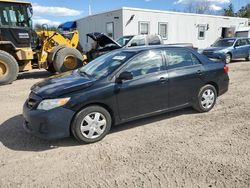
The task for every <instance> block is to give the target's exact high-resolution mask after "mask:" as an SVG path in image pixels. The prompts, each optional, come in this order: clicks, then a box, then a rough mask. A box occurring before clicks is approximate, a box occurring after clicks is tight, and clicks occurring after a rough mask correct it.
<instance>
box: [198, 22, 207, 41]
mask: <svg viewBox="0 0 250 188" xmlns="http://www.w3.org/2000/svg"><path fill="white" fill-rule="evenodd" d="M205 33H206V26H205V25H199V27H198V39H199V40H204V39H205Z"/></svg>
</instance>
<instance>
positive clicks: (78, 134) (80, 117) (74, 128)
mask: <svg viewBox="0 0 250 188" xmlns="http://www.w3.org/2000/svg"><path fill="white" fill-rule="evenodd" d="M91 113H100V114H101V115H102V116H103V117H104V118H105V120H106V126H105V127H103V133H102V134H100V135H99V136H98V137H96V138H88V137H87V136H86V135H84V134H86V133H85V132H82V131H81V126H82V123H85V121H84V119H85V117H87V116H88V115H89V114H91ZM100 117H101V116H100ZM93 118H95V116H94V117H93ZM93 121H94V120H93ZM111 124H112V119H111V116H110V114H109V112H108V111H107V110H106V109H104V108H103V107H100V106H89V107H86V108H84V109H83V110H81V111H80V112H79V113H77V114H76V116H75V118H74V120H73V122H72V125H71V133H72V134H73V135H74V137H75V138H76V139H77V140H78V141H79V142H80V143H85V144H90V143H94V142H97V141H100V140H102V139H103V138H104V137H105V136H106V135H107V134H108V132H109V130H110V128H111ZM86 132H88V130H86ZM94 133H95V134H96V133H97V132H94ZM88 134H89V133H88ZM93 136H95V135H93Z"/></svg>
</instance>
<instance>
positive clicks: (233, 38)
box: [220, 37, 249, 40]
mask: <svg viewBox="0 0 250 188" xmlns="http://www.w3.org/2000/svg"><path fill="white" fill-rule="evenodd" d="M237 39H249V38H248V37H232V38H223V39H220V40H237Z"/></svg>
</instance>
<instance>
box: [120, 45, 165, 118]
mask: <svg viewBox="0 0 250 188" xmlns="http://www.w3.org/2000/svg"><path fill="white" fill-rule="evenodd" d="M124 71H127V72H131V73H132V74H133V79H132V80H127V81H123V82H122V83H117V85H116V93H117V103H118V108H119V114H120V118H121V120H123V121H124V120H127V119H131V118H135V117H139V116H143V115H146V114H150V113H152V112H156V111H160V110H163V109H166V108H167V105H168V104H167V101H168V85H167V79H168V74H167V71H166V70H165V64H164V61H163V55H162V52H161V51H160V50H158V51H148V52H143V53H142V54H139V55H138V56H136V57H135V58H134V59H132V60H131V61H130V62H128V65H127V66H126V67H125V68H123V69H122V71H121V72H124Z"/></svg>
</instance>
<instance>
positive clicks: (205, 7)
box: [185, 0, 211, 14]
mask: <svg viewBox="0 0 250 188" xmlns="http://www.w3.org/2000/svg"><path fill="white" fill-rule="evenodd" d="M210 6H211V1H209V0H203V1H188V2H187V4H186V10H185V12H189V13H197V14H209V13H211V10H210Z"/></svg>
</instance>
